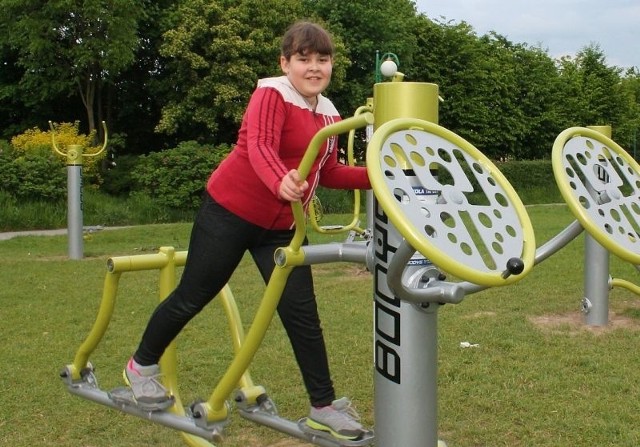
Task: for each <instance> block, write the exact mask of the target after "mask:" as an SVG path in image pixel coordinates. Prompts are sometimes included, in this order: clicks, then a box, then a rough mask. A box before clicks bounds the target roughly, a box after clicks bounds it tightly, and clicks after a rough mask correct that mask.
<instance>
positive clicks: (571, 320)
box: [529, 311, 640, 335]
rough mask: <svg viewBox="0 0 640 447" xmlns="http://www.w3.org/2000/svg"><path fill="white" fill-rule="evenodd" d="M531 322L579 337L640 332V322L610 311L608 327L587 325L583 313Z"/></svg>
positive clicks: (559, 315) (551, 316) (561, 315)
mask: <svg viewBox="0 0 640 447" xmlns="http://www.w3.org/2000/svg"><path fill="white" fill-rule="evenodd" d="M529 321H531V323H533V324H535V325H536V326H537V327H539V328H541V329H543V330H545V331H548V332H551V333H562V334H569V335H578V334H580V333H584V332H591V333H593V334H597V335H600V334H606V333H609V332H611V331H614V330H616V329H631V330H634V331H638V330H640V320H638V319H635V318H630V317H627V316H624V315H619V314H616V313H615V312H611V311H609V322H608V324H607V325H606V326H593V325H588V324H586V320H585V317H584V314H583V313H582V312H569V313H565V314H556V315H540V316H537V317H529Z"/></svg>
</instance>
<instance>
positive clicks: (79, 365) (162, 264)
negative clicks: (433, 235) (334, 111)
mask: <svg viewBox="0 0 640 447" xmlns="http://www.w3.org/2000/svg"><path fill="white" fill-rule="evenodd" d="M372 122H373V115H372V114H371V113H363V114H360V115H358V116H355V117H353V118H349V119H345V120H343V121H340V122H338V123H335V124H332V125H330V126H327V127H325V128H323V129H321V130H320V131H319V132H318V133H317V134H316V135H315V136H314V138H313V139H312V141H311V143H310V144H309V149H308V150H307V153H306V154H305V156H304V158H303V159H302V161H301V164H300V167H299V172H300V176H301V178H303V179H304V178H306V177H307V176H308V174H309V171H310V169H311V166H312V163H313V161H314V160H315V159H316V158H317V154H318V152H319V149H320V147H321V145H322V144H323V143H324V141H325V140H326V139H327V138H329V137H331V136H333V135H337V134H341V133H344V132H346V131H348V130H350V129H354V128H358V127H363V126H365V125H367V124H371V123H372ZM292 210H293V215H294V218H295V222H296V229H295V233H294V236H293V239H292V241H291V243H290V244H289V246H287V247H283V248H280V249H278V251H277V252H276V254H275V259H276V264H277V265H276V268H275V269H274V272H273V274H272V276H271V279H270V280H269V282H268V284H267V287H266V290H265V293H264V296H263V299H262V301H261V303H260V306H259V309H258V310H257V312H256V314H255V317H254V320H253V323H252V325H251V328H250V329H249V331H248V333H247V334H246V336H245V334H244V332H243V330H242V327H243V325H242V323H241V321H240V316H239V314H238V312H237V308H236V306H235V301H234V300H233V296H232V294H231V291H230V290H229V289H228V287H227V288H225V289H224V290H223V291H222V293H221V294H220V296H219V297H218V298H219V299H220V300H221V301H222V303H223V306H224V307H225V309H226V313H227V317H228V320H229V324H230V327H231V331H232V334H233V335H232V336H233V345H234V349H235V357H234V359H233V361H232V362H231V364H230V365H229V367H228V369H227V370H226V372H225V374H224V375H223V377H222V378H221V379H220V381H219V382H218V384H217V385H216V387H215V388H214V390H213V392H212V394H211V396H210V397H209V399H208V400H206V401H198V402H194V403H193V404H191V405H189V406H188V407H186V408H183V406H182V402H181V399H180V395H179V390H178V387H177V380H176V356H175V346H174V345H173V343H172V344H171V346H170V347H169V348H168V349H167V351H166V352H165V355H164V356H163V357H162V359H161V368H162V371H163V374H164V383H165V385H166V386H167V388H168V389H169V390H170V391H171V393H172V394H173V395H174V398H175V403H174V405H173V407H171V408H170V409H169V410H168V411H150V410H149V409H145V408H141V407H139V406H137V405H136V404H135V403H134V402H133V401H132V398H131V396H130V395H128V394H127V393H128V390H127V389H122V388H116V389H115V390H111V391H103V390H101V389H100V388H99V387H98V381H97V377H96V375H95V371H94V368H93V366H92V364H91V363H90V362H89V357H90V355H91V354H92V353H93V351H94V350H95V349H96V347H97V346H98V344H99V342H100V340H101V339H102V338H103V336H104V334H105V333H106V330H107V328H108V325H109V322H110V320H111V316H112V314H113V309H114V306H115V296H116V291H117V284H118V281H119V278H120V275H121V274H122V272H125V271H139V270H149V269H159V270H160V293H161V299H164V298H165V297H166V296H167V295H168V294H169V293H170V292H171V291H172V290H173V288H174V287H175V267H177V266H180V265H184V262H185V261H186V254H185V253H175V251H174V250H173V249H172V248H171V247H165V248H163V249H161V253H159V254H157V255H140V256H131V257H122V258H111V259H110V260H109V261H108V264H107V267H108V273H107V277H106V279H105V285H104V289H103V297H102V301H101V305H100V309H99V311H98V315H97V318H96V321H95V323H94V325H93V327H92V329H91V331H90V333H89V335H88V337H87V338H86V339H85V341H84V342H83V343H82V345H81V346H80V348H79V350H78V351H77V353H76V355H75V357H74V360H73V363H72V364H69V365H66V367H65V368H64V369H63V371H62V372H61V377H62V378H63V380H64V381H65V383H66V384H67V386H68V389H69V391H70V392H71V393H72V394H75V395H78V396H81V397H83V398H86V399H89V400H92V401H94V402H97V403H100V404H103V405H106V406H109V407H111V408H115V409H119V410H121V411H124V412H126V413H128V414H132V415H135V416H138V417H141V418H144V419H148V420H150V421H153V422H156V423H159V424H162V425H165V426H168V427H171V428H174V429H177V430H179V431H181V432H182V435H183V437H184V439H185V441H186V442H187V443H188V444H189V445H196V446H205V445H206V446H209V445H211V444H209V441H215V440H217V439H219V438H220V437H221V435H222V430H223V427H224V425H225V424H226V423H227V417H228V412H229V406H228V404H227V399H228V398H229V397H230V396H232V395H233V396H234V402H235V404H236V406H237V408H238V410H239V413H240V414H241V415H242V416H243V417H245V418H247V419H250V420H253V421H255V422H258V423H261V424H263V425H267V426H270V427H272V428H274V429H276V430H279V431H282V432H284V433H288V434H290V435H292V436H295V437H298V438H300V439H303V440H305V441H307V442H312V443H314V444H316V445H320V446H325V447H336V446H338V445H343V446H360V445H366V444H369V443H371V442H372V440H373V433H367V434H366V435H365V436H363V438H362V439H360V440H358V441H340V440H336V439H335V438H324V437H323V436H326V435H324V434H322V433H313V432H308V431H305V430H303V429H302V427H304V425H305V424H304V423H303V421H289V420H286V419H283V418H281V417H279V416H278V414H277V411H276V408H275V405H274V404H273V402H272V401H271V399H270V398H269V396H268V394H267V393H266V391H265V389H264V388H263V387H261V386H256V385H254V384H253V383H252V381H251V378H250V376H249V373H248V367H249V364H250V363H251V360H252V359H253V356H254V355H255V353H256V351H257V349H258V347H259V345H260V343H261V342H262V339H263V337H264V335H265V333H266V331H267V328H268V326H269V324H270V322H271V320H272V318H273V315H274V313H275V310H276V307H277V305H278V302H279V300H280V296H281V295H282V291H283V289H284V286H285V283H286V280H287V278H288V276H289V274H290V272H291V270H292V269H293V268H294V267H296V266H299V265H308V264H313V263H321V262H336V261H349V262H361V263H364V262H365V260H366V259H365V258H366V244H365V243H359V244H328V245H325V246H319V247H304V249H303V247H302V243H303V241H304V238H305V235H306V224H305V213H304V210H303V208H302V204H301V203H300V202H295V203H292Z"/></svg>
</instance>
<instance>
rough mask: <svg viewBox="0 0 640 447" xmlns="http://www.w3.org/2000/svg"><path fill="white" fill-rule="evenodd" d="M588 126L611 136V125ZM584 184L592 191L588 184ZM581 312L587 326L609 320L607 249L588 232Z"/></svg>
mask: <svg viewBox="0 0 640 447" xmlns="http://www.w3.org/2000/svg"><path fill="white" fill-rule="evenodd" d="M588 127H589V129H593V130H596V131H598V132H600V133H602V134H603V135H605V136H607V137H609V138H611V126H588ZM603 175H606V174H603ZM605 181H606V179H605ZM586 186H587V188H588V189H589V191H590V192H593V190H592V189H591V186H590V185H586ZM582 312H583V313H584V321H585V324H587V325H589V326H606V325H607V324H608V322H609V251H608V250H606V249H605V248H604V247H603V246H602V245H600V243H598V242H597V241H596V240H595V239H594V238H593V237H591V236H590V235H589V234H588V233H585V235H584V297H583V298H582Z"/></svg>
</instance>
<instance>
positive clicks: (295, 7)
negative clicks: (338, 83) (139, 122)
mask: <svg viewBox="0 0 640 447" xmlns="http://www.w3.org/2000/svg"><path fill="white" fill-rule="evenodd" d="M300 16H301V9H300V4H299V2H298V1H295V0H287V1H280V0H242V1H230V0H223V1H216V2H212V1H209V0H184V1H183V2H181V4H180V7H179V9H178V11H177V23H176V26H175V27H174V28H172V29H170V30H168V31H167V32H166V33H165V35H164V42H163V44H162V47H161V55H162V56H163V57H164V58H166V60H167V66H166V69H167V70H168V71H169V72H170V73H171V74H170V76H169V77H168V79H167V82H169V83H170V85H171V86H172V90H171V91H168V92H167V94H166V97H165V100H166V104H165V106H164V107H163V109H162V118H161V120H160V123H159V124H158V126H157V130H158V131H160V132H164V133H166V134H169V135H171V134H175V135H178V136H180V138H181V139H183V140H184V139H194V140H198V141H200V142H214V141H215V142H218V143H230V142H234V141H235V138H236V133H237V129H238V127H239V124H240V121H241V119H242V114H243V113H244V109H245V107H246V104H247V102H248V100H249V96H250V95H251V92H252V91H253V89H254V88H255V86H256V82H257V80H258V79H259V78H261V77H266V76H274V75H279V74H280V69H279V65H278V55H279V54H280V53H279V50H280V39H281V37H282V35H283V34H284V32H285V30H286V28H287V27H288V26H289V25H290V24H291V23H293V22H294V21H295V19H297V18H298V17H300ZM187 137H188V138H187Z"/></svg>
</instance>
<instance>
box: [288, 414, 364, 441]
mask: <svg viewBox="0 0 640 447" xmlns="http://www.w3.org/2000/svg"><path fill="white" fill-rule="evenodd" d="M298 428H299V429H300V430H301V431H303V432H304V433H306V434H308V435H312V436H318V437H320V438H323V439H329V440H331V441H333V442H335V443H336V445H339V446H344V447H356V446H364V445H369V444H371V443H373V441H374V440H375V436H374V434H373V430H367V431H365V432H363V434H362V435H361V436H360V437H359V438H358V439H341V438H336V437H335V436H333V435H332V434H331V433H329V432H326V431H322V430H316V429H314V428H311V427H309V426H308V425H307V418H302V419H300V420H299V421H298Z"/></svg>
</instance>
